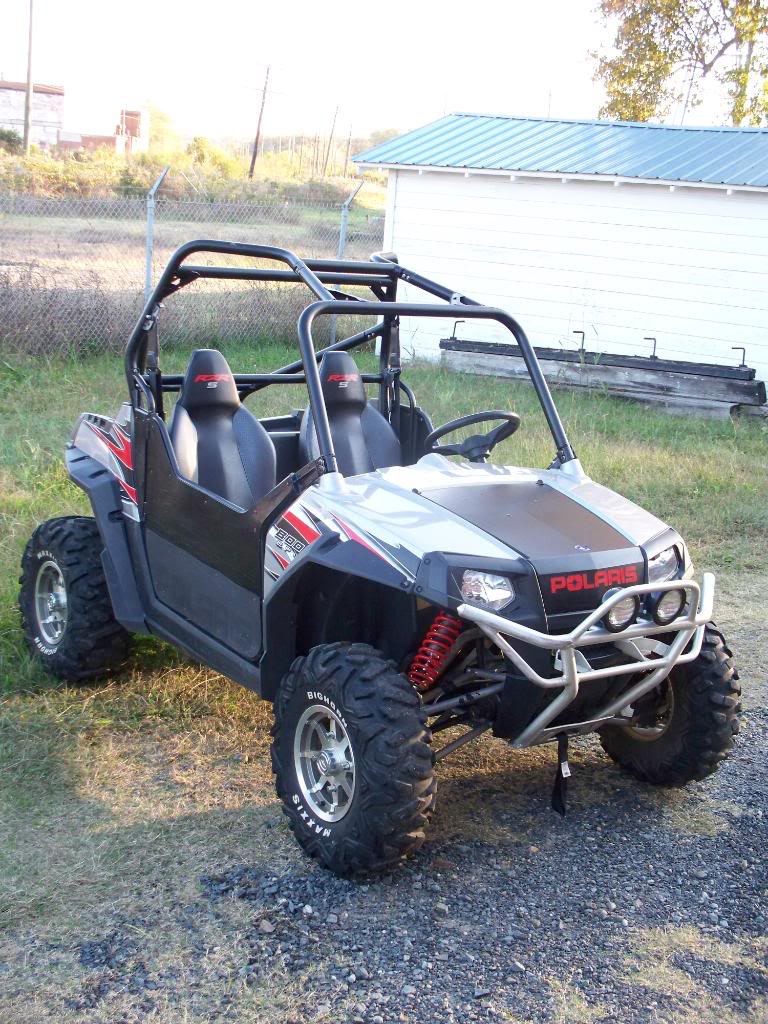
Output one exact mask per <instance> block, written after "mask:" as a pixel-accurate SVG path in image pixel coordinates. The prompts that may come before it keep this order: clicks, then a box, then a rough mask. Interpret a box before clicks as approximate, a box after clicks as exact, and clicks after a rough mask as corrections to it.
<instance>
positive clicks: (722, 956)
mask: <svg viewBox="0 0 768 1024" xmlns="http://www.w3.org/2000/svg"><path fill="white" fill-rule="evenodd" d="M767 950H768V940H766V939H755V940H753V941H751V942H732V943H725V942H721V941H720V940H718V939H715V938H713V937H712V936H711V935H706V934H704V933H703V932H701V931H699V929H697V928H694V927H682V928H667V929H661V928H654V929H647V930H643V931H640V932H637V933H635V935H634V936H633V950H632V954H631V955H630V956H629V957H628V958H626V960H625V969H626V971H627V973H626V975H625V977H626V980H627V981H628V982H629V983H630V984H631V985H633V986H635V987H637V988H641V989H642V990H643V991H644V996H643V998H644V1001H645V1000H647V999H648V998H652V999H655V1000H656V1001H657V1004H658V1016H659V1020H660V1021H664V1022H669V1024H682V1022H683V1021H685V1020H690V1019H691V1017H692V1016H695V1018H696V1019H697V1020H698V1021H699V1022H700V1024H737V1022H741V1024H743V1022H744V1020H745V1018H744V1017H743V1016H742V1015H741V1014H738V1013H736V1012H735V1011H734V1010H732V1009H731V1008H730V1007H729V1006H728V1005H726V1004H725V1003H724V1002H723V1001H722V1000H720V999H717V998H716V997H713V996H712V995H711V994H710V992H709V990H708V989H705V987H704V986H703V985H702V983H701V981H700V980H699V978H698V977H696V976H695V975H694V973H693V969H692V967H691V966H690V963H691V961H690V959H689V958H695V961H697V962H701V961H704V962H706V964H707V965H708V966H711V967H712V968H715V967H718V968H723V971H725V970H727V969H729V968H731V969H733V968H740V969H744V968H749V969H752V970H754V971H756V972H758V974H760V975H762V976H763V978H764V979H765V982H766V985H767V986H768V970H767V969H766V967H765V953H766V951H767ZM721 973H722V972H721ZM766 1019H768V1001H766V1000H758V1002H757V1003H756V1004H754V1005H753V1008H752V1010H751V1012H750V1020H751V1021H752V1022H753V1024H760V1022H761V1021H765V1020H766Z"/></svg>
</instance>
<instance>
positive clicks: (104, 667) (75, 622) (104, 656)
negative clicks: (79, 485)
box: [19, 516, 131, 682]
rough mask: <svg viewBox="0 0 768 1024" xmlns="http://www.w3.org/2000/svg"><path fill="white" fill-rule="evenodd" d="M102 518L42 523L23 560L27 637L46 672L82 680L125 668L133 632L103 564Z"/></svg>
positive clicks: (23, 623) (21, 593)
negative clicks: (115, 603) (123, 621)
mask: <svg viewBox="0 0 768 1024" xmlns="http://www.w3.org/2000/svg"><path fill="white" fill-rule="evenodd" d="M103 547H104V545H103V543H102V540H101V536H100V535H99V530H98V527H97V526H96V521H95V520H94V519H92V518H90V517H87V516H62V517H60V518H58V519H49V520H48V521H47V522H45V523H42V524H41V525H40V526H38V528H37V529H36V530H35V532H34V533H33V534H32V537H31V539H30V541H29V543H28V544H27V547H26V550H25V551H24V556H23V558H22V561H21V578H20V579H19V583H20V584H21V589H20V591H19V608H20V610H21V626H22V631H23V633H24V639H25V640H26V643H27V646H28V647H29V649H30V651H31V652H32V654H34V655H35V656H36V657H37V659H38V660H39V661H40V663H41V664H42V666H43V668H44V669H45V670H46V672H50V673H51V674H52V675H54V676H57V677H58V678H59V679H67V680H69V681H71V682H79V681H81V680H84V679H92V678H93V677H94V676H100V675H104V674H106V673H108V672H110V671H114V670H115V669H117V668H119V667H120V666H121V665H122V664H123V663H124V662H125V660H126V658H127V656H128V652H129V650H130V644H131V635H130V633H128V632H127V631H126V630H125V629H123V627H122V626H121V625H120V624H119V623H118V622H117V621H116V619H115V617H114V614H113V613H112V603H111V601H110V597H109V592H108V590H107V581H106V579H105V577H104V570H103V568H102V565H101V552H102V549H103Z"/></svg>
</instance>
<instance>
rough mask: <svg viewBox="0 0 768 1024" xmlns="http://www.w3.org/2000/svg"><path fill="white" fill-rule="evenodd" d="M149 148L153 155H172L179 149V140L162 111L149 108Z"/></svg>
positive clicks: (169, 120) (167, 116)
mask: <svg viewBox="0 0 768 1024" xmlns="http://www.w3.org/2000/svg"><path fill="white" fill-rule="evenodd" d="M149 148H150V150H151V151H152V152H153V153H174V152H176V151H178V150H179V149H180V148H181V139H180V138H179V136H178V134H177V133H176V131H175V130H174V128H173V122H172V121H171V118H170V116H169V115H168V114H166V113H165V111H164V110H160V109H159V108H158V107H150V108H149Z"/></svg>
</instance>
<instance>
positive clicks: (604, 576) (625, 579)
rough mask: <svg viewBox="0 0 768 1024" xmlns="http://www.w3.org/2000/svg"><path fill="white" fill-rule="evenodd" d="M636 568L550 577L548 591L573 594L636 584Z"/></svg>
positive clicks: (621, 567)
mask: <svg viewBox="0 0 768 1024" xmlns="http://www.w3.org/2000/svg"><path fill="white" fill-rule="evenodd" d="M637 582H638V579H637V566H635V565H623V566H620V567H619V568H616V569H598V570H597V571H596V572H573V573H569V574H568V575H567V576H550V577H549V589H550V592H551V593H552V594H556V593H557V592H558V591H559V590H568V591H570V593H575V592H576V591H578V590H598V589H599V588H600V587H612V586H614V585H616V584H618V585H619V586H627V585H628V584H630V583H637Z"/></svg>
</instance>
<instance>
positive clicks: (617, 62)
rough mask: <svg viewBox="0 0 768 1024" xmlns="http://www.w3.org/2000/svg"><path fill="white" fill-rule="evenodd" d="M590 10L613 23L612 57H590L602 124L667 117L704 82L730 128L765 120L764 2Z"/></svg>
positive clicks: (713, 0) (698, 0)
mask: <svg viewBox="0 0 768 1024" xmlns="http://www.w3.org/2000/svg"><path fill="white" fill-rule="evenodd" d="M598 10H599V11H600V13H601V14H602V15H603V17H604V18H605V19H606V21H611V22H614V21H618V25H617V28H616V36H615V39H614V43H613V46H614V51H613V53H611V54H610V55H608V56H604V55H603V56H600V55H595V56H596V57H597V60H598V65H597V72H596V74H595V80H596V81H599V82H602V84H603V85H604V86H605V90H606V93H607V95H608V100H607V102H606V103H605V105H604V106H603V107H602V109H601V110H600V115H601V116H602V117H611V118H617V119H618V120H620V121H647V120H649V119H650V118H652V117H665V116H668V115H669V113H670V111H671V109H672V108H673V107H674V106H675V104H678V103H681V102H684V103H685V106H686V108H687V107H688V106H689V105H690V104H695V103H696V102H697V101H698V98H699V95H700V89H701V85H702V83H703V82H704V80H705V79H707V77H708V76H711V75H712V76H714V77H715V78H716V79H717V81H718V82H719V83H720V84H721V86H722V87H723V89H724V93H725V97H727V102H728V116H729V119H730V121H731V123H732V124H734V125H740V124H744V123H747V124H752V125H759V124H762V123H764V121H765V120H766V118H768V0H600V4H599V7H598Z"/></svg>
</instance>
